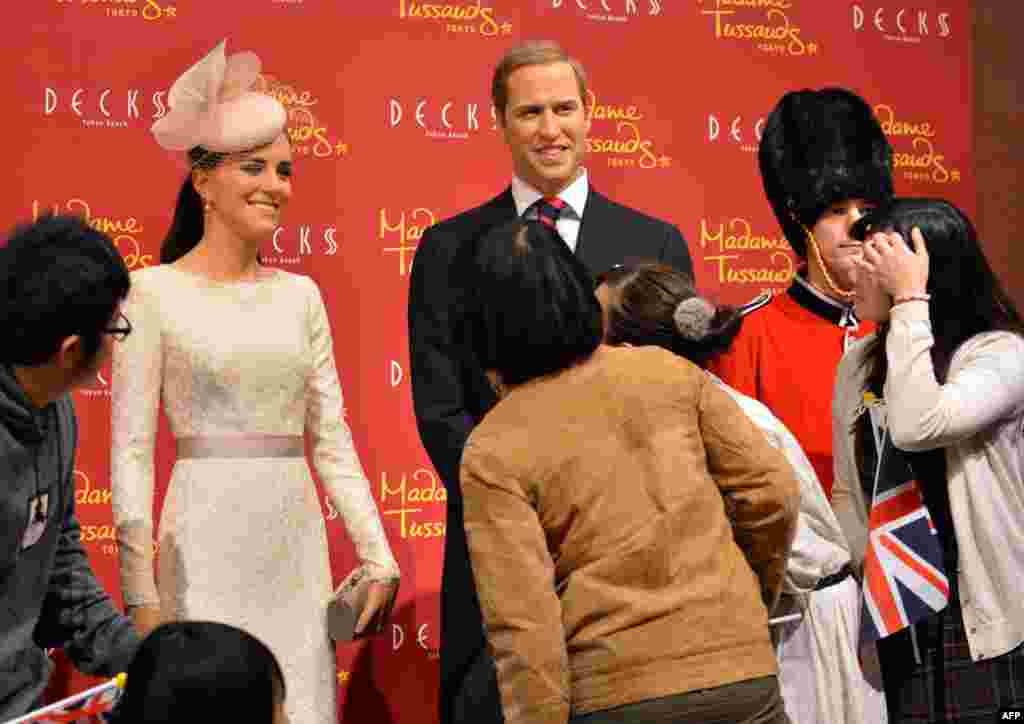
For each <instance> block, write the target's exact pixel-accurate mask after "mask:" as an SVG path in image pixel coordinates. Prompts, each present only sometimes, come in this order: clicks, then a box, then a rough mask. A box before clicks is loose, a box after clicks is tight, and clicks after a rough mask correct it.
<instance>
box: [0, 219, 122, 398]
mask: <svg viewBox="0 0 1024 724" xmlns="http://www.w3.org/2000/svg"><path fill="white" fill-rule="evenodd" d="M130 284H131V281H130V278H129V274H128V269H127V267H126V266H125V263H124V260H123V259H122V258H121V255H120V254H119V253H118V251H117V249H116V248H115V246H114V244H113V242H112V241H111V239H110V237H109V236H107V235H106V234H104V233H102V232H100V231H97V230H96V229H93V228H92V227H91V226H89V224H88V223H86V221H85V220H83V219H81V218H79V217H77V216H71V215H66V216H43V217H42V218H40V219H38V220H36V221H35V222H34V223H31V224H24V225H21V226H19V227H17V228H15V229H14V230H13V231H12V232H11V233H10V234H9V235H8V237H7V242H6V244H4V245H3V246H0V295H2V297H0V327H2V328H3V330H4V337H5V338H4V343H3V345H2V351H0V364H4V365H8V366H9V367H10V368H11V369H12V370H13V373H14V376H15V377H16V378H17V380H18V382H19V383H20V384H21V387H22V388H23V390H24V392H25V394H26V395H28V397H29V399H30V400H31V401H32V403H33V404H34V405H35V406H36V407H40V408H41V407H44V406H46V404H48V403H49V402H52V401H54V400H56V399H58V398H59V397H62V396H63V395H64V394H65V393H66V392H67V391H68V390H70V389H71V388H73V387H75V386H76V385H80V384H82V383H84V382H87V381H88V380H90V379H91V378H92V376H93V375H95V373H96V371H97V370H99V368H100V367H101V366H102V365H103V364H104V362H105V361H106V360H107V358H108V357H109V355H110V351H111V349H112V345H113V342H114V340H116V339H122V338H124V337H126V336H127V335H128V334H129V333H130V332H131V323H130V322H128V320H126V319H124V318H123V317H122V315H121V313H120V307H121V303H122V302H123V301H124V299H125V297H126V296H127V294H128V289H129V287H130Z"/></svg>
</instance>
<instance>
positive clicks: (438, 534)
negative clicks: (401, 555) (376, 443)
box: [380, 468, 448, 538]
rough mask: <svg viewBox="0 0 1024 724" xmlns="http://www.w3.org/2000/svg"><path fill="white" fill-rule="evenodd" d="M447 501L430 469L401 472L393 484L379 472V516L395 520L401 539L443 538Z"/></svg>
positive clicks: (445, 492)
mask: <svg viewBox="0 0 1024 724" xmlns="http://www.w3.org/2000/svg"><path fill="white" fill-rule="evenodd" d="M447 500H448V491H447V490H446V489H445V487H444V486H443V485H441V484H439V483H438V481H437V476H436V475H435V474H434V473H433V472H432V471H430V470H427V469H425V468H420V469H419V470H417V471H416V472H414V473H413V474H412V475H406V474H405V473H403V474H402V475H401V477H400V478H399V479H398V480H397V481H394V482H390V481H389V479H388V474H387V473H386V472H384V473H381V483H380V508H381V513H383V514H384V515H385V516H397V517H398V520H399V530H400V532H401V536H402V538H443V537H444V534H445V530H446V525H445V510H446V509H445V504H446V501H447Z"/></svg>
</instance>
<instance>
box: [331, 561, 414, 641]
mask: <svg viewBox="0 0 1024 724" xmlns="http://www.w3.org/2000/svg"><path fill="white" fill-rule="evenodd" d="M384 582H385V581H378V583H384ZM371 583H374V581H372V580H371V579H370V578H369V577H368V576H367V575H366V572H365V571H363V570H361V569H360V570H357V571H355V572H353V573H352V575H350V576H349V577H348V578H347V579H346V580H345V582H344V583H342V584H341V586H340V587H339V588H338V590H337V591H335V592H334V597H333V598H332V599H331V602H330V603H329V604H328V605H327V633H328V634H330V637H331V638H332V639H333V640H334V641H338V642H346V641H352V640H354V639H355V637H356V636H355V628H356V623H357V622H358V621H359V617H360V616H362V615H363V610H364V609H365V608H366V600H367V597H368V595H369V592H370V584H371ZM395 583H397V580H396V581H395ZM397 593H398V586H397V585H396V586H395V590H394V591H393V592H392V593H391V598H390V600H389V601H388V604H387V606H385V607H384V610H383V611H382V612H381V613H380V614H378V617H377V624H378V626H380V627H383V625H384V622H385V621H386V620H387V619H388V617H389V616H390V615H391V607H392V606H393V605H394V603H395V596H396V595H397ZM367 633H371V632H367ZM372 633H376V631H374V632H372ZM364 635H365V634H364Z"/></svg>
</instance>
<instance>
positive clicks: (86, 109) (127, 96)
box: [43, 86, 168, 128]
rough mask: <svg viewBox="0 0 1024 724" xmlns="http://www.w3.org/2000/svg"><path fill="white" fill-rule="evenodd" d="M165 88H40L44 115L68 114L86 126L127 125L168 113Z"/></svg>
mask: <svg viewBox="0 0 1024 724" xmlns="http://www.w3.org/2000/svg"><path fill="white" fill-rule="evenodd" d="M166 98H167V92H166V91H157V92H155V93H152V94H146V93H143V92H142V91H141V90H139V89H138V88H129V89H127V90H115V89H113V88H56V87H54V86H46V87H45V88H44V89H43V115H44V116H52V117H62V116H66V115H67V114H71V115H72V116H75V117H77V118H80V119H81V121H82V125H83V126H86V127H88V128H128V126H129V124H132V123H133V122H135V121H138V122H140V123H151V122H152V121H154V120H156V119H157V118H162V117H164V116H165V115H167V110H168V109H167V101H166Z"/></svg>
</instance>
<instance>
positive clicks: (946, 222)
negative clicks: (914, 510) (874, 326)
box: [833, 199, 1024, 723]
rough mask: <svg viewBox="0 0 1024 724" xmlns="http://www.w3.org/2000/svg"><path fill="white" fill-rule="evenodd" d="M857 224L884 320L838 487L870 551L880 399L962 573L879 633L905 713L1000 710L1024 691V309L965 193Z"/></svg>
mask: <svg viewBox="0 0 1024 724" xmlns="http://www.w3.org/2000/svg"><path fill="white" fill-rule="evenodd" d="M854 233H855V234H857V235H858V236H860V237H861V238H866V239H867V243H866V244H865V249H864V260H863V265H862V269H861V272H860V273H859V274H858V281H857V297H856V305H857V313H858V314H859V315H861V316H862V317H863V318H865V319H871V320H874V321H875V322H877V323H878V324H879V329H878V332H877V333H876V334H875V335H872V336H871V337H868V338H866V339H865V340H863V341H861V342H858V343H857V344H856V345H855V346H854V347H852V348H851V349H850V351H849V352H848V353H847V354H846V356H845V357H844V358H843V360H842V362H841V364H840V366H839V369H838V377H837V380H836V397H835V410H834V433H835V451H836V492H835V495H834V497H833V503H834V505H835V509H836V513H837V515H838V517H839V520H840V523H841V524H842V525H843V529H844V532H845V533H846V536H847V538H848V540H849V541H850V542H851V545H852V547H853V556H854V560H855V562H856V564H857V565H858V566H860V565H861V564H862V563H863V560H864V556H865V551H866V547H867V537H868V520H869V514H868V506H869V505H870V504H871V498H872V494H873V487H874V483H875V476H876V471H877V465H876V461H877V457H878V455H877V453H876V452H875V451H876V450H877V445H876V444H875V443H874V442H873V439H874V437H875V431H874V430H873V429H872V428H873V427H878V426H879V425H878V424H877V423H876V424H875V425H873V424H872V414H870V413H871V411H872V408H873V406H875V405H880V406H881V408H882V409H883V411H884V415H883V416H878V415H877V414H876V415H875V417H876V418H879V419H881V418H883V417H884V419H886V420H887V423H886V427H887V430H888V432H887V435H888V439H889V441H891V443H892V446H891V447H890V446H888V445H887V446H886V448H883V449H885V450H887V452H885V453H884V457H888V456H889V455H891V454H896V455H899V456H901V457H902V458H903V459H904V460H905V461H906V463H907V465H908V466H909V469H910V472H911V473H912V475H913V479H915V480H916V481H917V488H918V489H919V490H920V492H921V495H922V496H923V499H924V501H923V502H924V505H925V507H926V508H927V509H928V512H929V513H930V515H931V518H932V521H933V524H934V526H935V529H936V531H937V535H938V538H939V541H940V542H941V544H942V550H943V559H944V564H945V569H946V570H945V573H946V575H947V577H948V578H949V589H950V598H949V603H948V604H947V605H946V607H945V608H943V609H942V610H940V611H939V612H938V613H936V614H932V615H931V616H929V617H928V618H925V619H924V620H922V621H920V622H919V623H918V624H917V625H916V626H913V627H910V628H905V629H903V630H902V631H900V632H897V633H894V634H890V635H889V636H887V637H885V638H883V639H881V640H880V641H879V655H880V658H881V663H882V673H883V675H884V679H885V688H886V698H887V700H888V704H889V715H890V717H889V718H890V721H893V722H911V721H913V722H979V723H980V722H988V721H995V719H996V718H997V715H998V712H999V711H1000V709H1001V708H1002V707H1008V706H1018V707H1019V706H1021V705H1024V647H1022V642H1024V578H1022V576H1021V572H1022V571H1024V525H1022V524H1021V523H1022V521H1024V438H1022V431H1024V336H1022V335H1024V324H1022V323H1021V318H1020V315H1019V314H1018V313H1017V310H1016V309H1015V308H1014V305H1013V303H1012V302H1011V301H1010V299H1009V297H1008V296H1007V295H1006V293H1005V292H1004V291H1003V289H1002V287H1001V286H1000V284H999V281H998V280H997V279H996V277H995V275H994V274H993V273H992V270H991V269H990V267H989V265H988V262H987V261H986V259H985V255H984V253H983V252H982V250H981V247H980V245H979V243H978V239H977V236H976V233H975V230H974V227H973V225H972V224H971V222H970V220H969V219H968V218H967V217H966V216H965V215H964V214H963V213H962V212H961V211H960V210H959V209H957V208H956V207H954V206H953V205H952V204H949V203H947V202H945V201H938V200H923V199H899V200H896V201H894V202H892V203H891V204H888V205H885V206H883V207H881V208H879V209H876V210H875V211H873V212H872V213H871V214H869V215H868V216H867V217H866V218H865V219H864V220H862V221H861V222H860V224H858V227H856V228H855V229H854ZM910 244H912V246H910ZM868 393H870V394H868ZM888 467H890V466H883V467H882V469H883V470H885V469H887V468H888ZM904 469H906V468H904ZM879 484H880V485H881V483H879ZM915 644H916V646H915ZM915 648H916V652H915ZM915 654H916V655H915Z"/></svg>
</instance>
